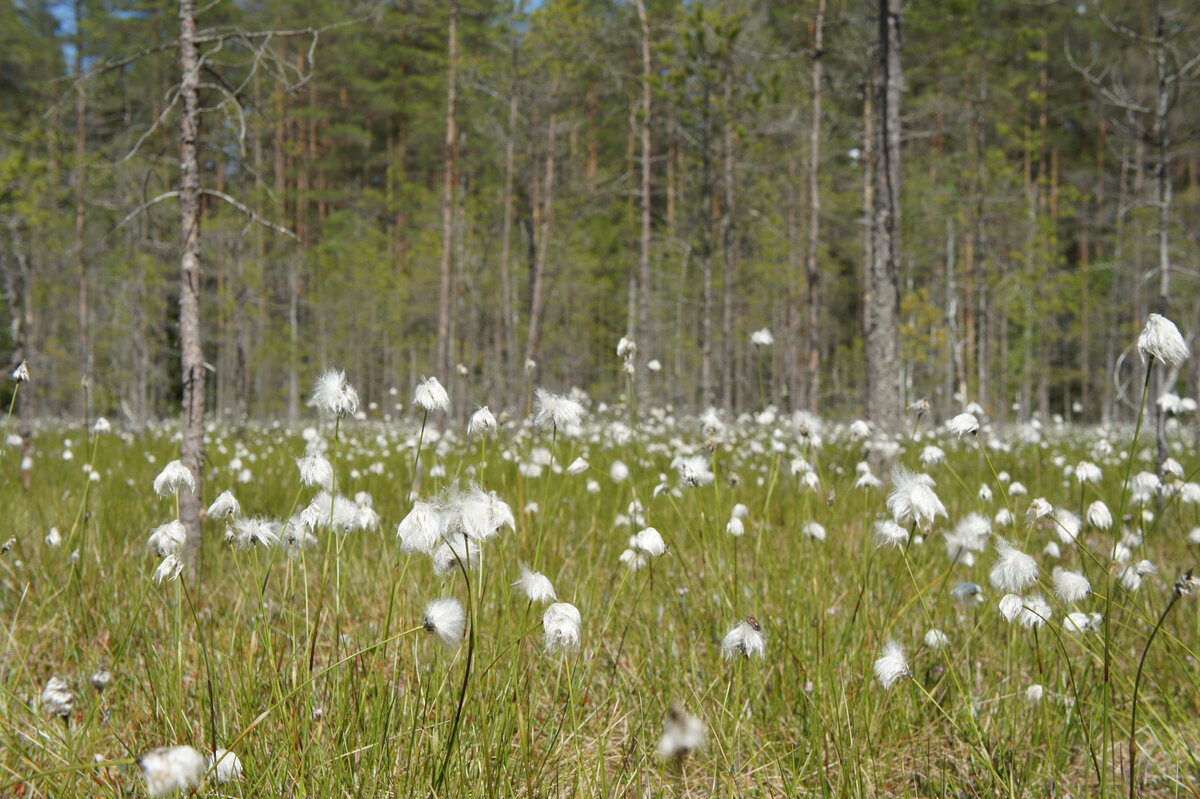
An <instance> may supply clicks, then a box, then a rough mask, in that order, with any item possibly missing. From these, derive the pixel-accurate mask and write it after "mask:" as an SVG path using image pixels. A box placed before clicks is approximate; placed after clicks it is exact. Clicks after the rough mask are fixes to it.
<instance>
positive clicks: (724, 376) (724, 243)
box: [721, 72, 737, 411]
mask: <svg viewBox="0 0 1200 799" xmlns="http://www.w3.org/2000/svg"><path fill="white" fill-rule="evenodd" d="M732 102H733V76H732V75H731V74H730V73H729V72H726V73H725V101H724V108H723V115H724V117H725V120H724V130H723V131H722V136H721V138H722V148H721V149H722V153H723V154H722V158H721V161H722V164H721V167H722V172H723V175H722V178H723V179H722V181H721V183H722V186H723V188H724V205H725V208H724V209H723V210H724V219H722V221H721V255H722V261H723V263H724V267H725V269H724V272H723V274H722V281H721V405H722V406H723V407H724V408H726V409H727V410H730V411H732V410H733V407H734V406H733V382H734V376H735V374H736V370H735V369H734V363H733V360H734V359H733V355H734V348H735V347H736V346H737V342H736V341H734V337H733V291H734V288H733V273H734V271H735V269H736V268H737V233H736V231H735V230H734V223H733V202H734V191H733V120H732V119H731V118H730V117H731V111H730V105H731V104H732Z"/></svg>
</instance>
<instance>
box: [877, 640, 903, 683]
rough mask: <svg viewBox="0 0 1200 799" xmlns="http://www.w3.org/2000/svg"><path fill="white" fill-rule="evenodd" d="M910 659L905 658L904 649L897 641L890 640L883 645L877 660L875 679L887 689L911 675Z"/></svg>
mask: <svg viewBox="0 0 1200 799" xmlns="http://www.w3.org/2000/svg"><path fill="white" fill-rule="evenodd" d="M911 676H912V672H910V671H909V670H908V661H907V660H905V658H904V649H903V648H902V647H901V646H900V644H898V643H896V641H895V640H894V639H893V640H889V641H888V642H887V643H885V644H884V645H883V649H882V650H881V652H880V655H879V658H878V659H877V660H876V661H875V679H877V680H879V685H880V686H881V687H882V688H883V689H884V690H885V691H886V690H888V689H889V688H891V687H892V686H893V685H895V684H896V683H897V682H898V681H899V680H901V679H904V678H906V677H911Z"/></svg>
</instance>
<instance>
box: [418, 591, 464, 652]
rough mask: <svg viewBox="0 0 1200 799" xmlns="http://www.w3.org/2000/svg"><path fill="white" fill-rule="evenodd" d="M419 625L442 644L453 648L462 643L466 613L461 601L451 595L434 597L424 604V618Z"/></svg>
mask: <svg viewBox="0 0 1200 799" xmlns="http://www.w3.org/2000/svg"><path fill="white" fill-rule="evenodd" d="M421 626H422V627H423V628H425V631H426V632H429V633H431V634H433V636H434V637H435V638H437V640H438V643H440V644H441V645H442V646H444V647H446V648H448V649H454V648H455V647H457V646H458V645H459V644H460V643H462V638H463V631H464V630H466V628H467V614H466V611H464V610H463V606H462V603H460V602H459V601H458V600H457V599H454V598H453V597H446V598H443V599H435V600H433V601H432V602H430V603H429V604H428V605H426V606H425V618H424V620H423V621H422V622H421Z"/></svg>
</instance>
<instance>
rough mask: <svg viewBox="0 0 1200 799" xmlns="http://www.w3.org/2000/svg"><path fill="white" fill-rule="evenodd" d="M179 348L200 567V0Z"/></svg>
mask: <svg viewBox="0 0 1200 799" xmlns="http://www.w3.org/2000/svg"><path fill="white" fill-rule="evenodd" d="M179 70H180V81H179V96H180V99H181V100H182V101H183V112H182V115H181V118H180V129H179V207H180V213H179V225H180V235H181V240H182V245H183V246H182V253H181V256H180V263H179V348H180V361H181V366H182V368H183V424H182V431H181V436H180V444H179V457H180V460H181V461H182V462H183V465H184V466H185V467H186V468H187V469H188V470H189V471H190V472H191V473H192V476H193V477H194V478H195V480H196V490H195V491H194V492H191V493H189V492H186V491H185V492H180V495H179V516H180V519H179V520H180V521H181V522H182V523H183V526H184V528H185V529H186V530H187V548H188V563H189V567H190V568H191V569H192V570H193V571H198V570H199V565H200V564H199V560H198V556H199V552H200V541H201V530H200V521H201V516H200V514H201V504H202V499H203V496H204V354H203V352H202V351H201V348H200V171H199V160H198V154H197V144H198V142H197V139H198V138H199V125H200V103H199V98H198V89H199V86H200V55H199V50H198V48H197V46H196V0H179Z"/></svg>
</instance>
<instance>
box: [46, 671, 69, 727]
mask: <svg viewBox="0 0 1200 799" xmlns="http://www.w3.org/2000/svg"><path fill="white" fill-rule="evenodd" d="M42 712H43V713H46V714H48V715H51V716H57V717H58V718H60V719H63V720H64V721H65V720H67V719H69V718H70V717H71V716H72V715H73V714H74V713H75V694H73V693H71V688H70V686H68V685H67V682H66V680H64V679H62V678H61V677H58V676H54V677H51V678H50V679H49V680H48V681H47V682H46V687H45V688H43V689H42Z"/></svg>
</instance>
